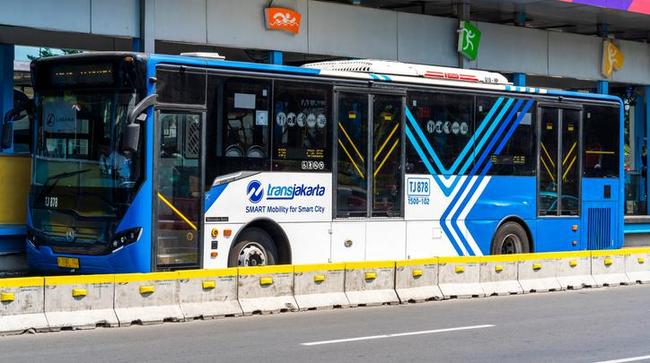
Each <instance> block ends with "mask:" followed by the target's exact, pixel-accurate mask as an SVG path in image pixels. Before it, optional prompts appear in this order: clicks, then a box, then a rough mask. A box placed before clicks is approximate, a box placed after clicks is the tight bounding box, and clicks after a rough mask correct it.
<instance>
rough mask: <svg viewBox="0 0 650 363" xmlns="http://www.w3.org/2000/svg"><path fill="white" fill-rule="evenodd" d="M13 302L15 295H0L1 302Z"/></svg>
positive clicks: (9, 293)
mask: <svg viewBox="0 0 650 363" xmlns="http://www.w3.org/2000/svg"><path fill="white" fill-rule="evenodd" d="M14 300H16V295H14V293H13V292H3V293H0V301H2V302H12V301H14Z"/></svg>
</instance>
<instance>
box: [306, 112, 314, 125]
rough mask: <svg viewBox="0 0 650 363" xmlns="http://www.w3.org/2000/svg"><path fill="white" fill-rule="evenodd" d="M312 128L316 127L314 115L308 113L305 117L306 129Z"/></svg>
mask: <svg viewBox="0 0 650 363" xmlns="http://www.w3.org/2000/svg"><path fill="white" fill-rule="evenodd" d="M314 126H316V115H314V114H313V113H310V114H309V115H307V127H309V128H313V127H314Z"/></svg>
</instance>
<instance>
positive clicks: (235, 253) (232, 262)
mask: <svg viewBox="0 0 650 363" xmlns="http://www.w3.org/2000/svg"><path fill="white" fill-rule="evenodd" d="M276 261H278V251H277V248H276V246H275V243H274V242H273V238H271V236H270V235H269V234H268V233H267V232H266V231H265V230H263V229H261V228H257V227H249V228H246V229H245V230H243V231H242V232H241V233H240V235H239V237H238V238H237V242H236V243H235V245H234V246H233V247H232V249H231V250H230V255H229V256H228V266H230V267H238V266H263V265H275V264H276Z"/></svg>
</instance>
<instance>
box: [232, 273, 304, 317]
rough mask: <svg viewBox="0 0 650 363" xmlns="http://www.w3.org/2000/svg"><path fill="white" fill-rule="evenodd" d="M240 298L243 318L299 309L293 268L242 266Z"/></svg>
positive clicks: (239, 276) (239, 288)
mask: <svg viewBox="0 0 650 363" xmlns="http://www.w3.org/2000/svg"><path fill="white" fill-rule="evenodd" d="M237 298H238V300H239V304H240V305H241V308H242V311H243V313H244V315H250V314H254V313H278V312H285V311H294V310H297V309H298V304H296V300H295V299H294V298H293V266H292V265H277V266H259V267H240V268H239V269H238V288H237Z"/></svg>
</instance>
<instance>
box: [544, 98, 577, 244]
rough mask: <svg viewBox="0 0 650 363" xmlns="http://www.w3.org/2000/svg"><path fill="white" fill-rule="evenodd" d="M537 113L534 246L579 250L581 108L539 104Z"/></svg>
mask: <svg viewBox="0 0 650 363" xmlns="http://www.w3.org/2000/svg"><path fill="white" fill-rule="evenodd" d="M538 112H539V114H538V120H539V123H538V124H539V132H538V135H539V143H538V156H539V157H538V174H537V175H538V177H537V213H538V216H539V218H538V224H537V234H538V236H537V238H536V241H537V243H536V245H537V246H547V247H548V249H549V250H573V249H579V248H580V247H581V246H580V234H581V233H580V231H579V224H580V214H581V208H580V207H581V205H582V203H581V199H582V197H581V191H580V178H581V175H582V172H581V169H582V160H581V157H580V155H581V152H580V150H581V148H582V145H581V142H580V140H581V137H580V135H581V125H582V121H581V120H582V111H581V109H580V108H578V107H571V106H559V107H556V106H543V105H542V106H541V107H540V108H539V110H538ZM537 252H540V250H539V249H538V250H537Z"/></svg>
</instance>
